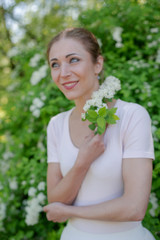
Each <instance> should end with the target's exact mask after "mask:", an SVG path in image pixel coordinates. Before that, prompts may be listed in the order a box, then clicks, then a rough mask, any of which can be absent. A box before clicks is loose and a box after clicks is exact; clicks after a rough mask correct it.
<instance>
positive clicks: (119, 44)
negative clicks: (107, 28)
mask: <svg viewBox="0 0 160 240" xmlns="http://www.w3.org/2000/svg"><path fill="white" fill-rule="evenodd" d="M115 47H116V48H121V47H123V43H121V42H117V43H116V44H115Z"/></svg>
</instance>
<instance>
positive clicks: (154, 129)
mask: <svg viewBox="0 0 160 240" xmlns="http://www.w3.org/2000/svg"><path fill="white" fill-rule="evenodd" d="M156 130H157V127H156V126H154V125H152V126H151V131H152V134H154V133H155V131H156Z"/></svg>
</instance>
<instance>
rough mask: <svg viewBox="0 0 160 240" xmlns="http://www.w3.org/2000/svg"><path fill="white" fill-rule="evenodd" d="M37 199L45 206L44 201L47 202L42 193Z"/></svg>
mask: <svg viewBox="0 0 160 240" xmlns="http://www.w3.org/2000/svg"><path fill="white" fill-rule="evenodd" d="M37 199H38V201H39V203H41V204H44V201H45V200H46V196H45V195H44V194H43V193H42V192H40V193H39V194H38V195H37Z"/></svg>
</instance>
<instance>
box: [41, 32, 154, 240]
mask: <svg viewBox="0 0 160 240" xmlns="http://www.w3.org/2000/svg"><path fill="white" fill-rule="evenodd" d="M48 61H49V65H50V68H51V75H52V78H53V81H54V83H55V84H56V85H57V86H58V88H59V89H60V91H62V92H63V93H64V95H65V96H66V97H67V98H68V99H69V100H74V102H75V107H74V108H73V109H71V110H69V111H67V112H64V113H60V114H58V115H57V116H55V117H53V118H52V119H51V121H50V122H49V125H48V129H47V134H48V142H47V147H48V173H47V192H48V201H49V204H48V205H47V206H45V207H44V211H45V212H46V214H47V218H48V220H49V221H53V222H63V221H66V220H68V219H69V221H68V223H67V226H66V227H65V229H64V231H63V233H62V236H61V240H73V239H74V240H82V239H83V240H119V239H123V240H129V239H130V240H132V239H134V240H135V239H136V240H152V239H154V238H153V236H152V235H151V233H150V232H149V231H148V230H147V229H145V228H143V227H142V225H141V221H142V219H143V218H144V215H145V212H146V209H147V205H148V200H149V195H150V190H151V180H152V159H154V153H153V141H152V136H151V126H150V118H149V115H148V113H147V111H146V110H145V109H144V108H143V107H141V106H140V105H138V104H135V103H128V102H125V101H122V100H120V99H118V100H115V99H113V100H112V102H106V104H107V106H108V108H112V107H116V108H117V112H116V114H117V115H118V116H119V118H120V120H119V121H118V122H117V123H116V124H115V125H112V126H108V127H107V129H106V131H105V133H104V134H102V135H98V134H97V135H94V134H93V132H92V131H91V130H90V129H89V127H88V124H89V122H87V121H82V120H81V113H82V112H84V111H83V106H84V105H85V103H86V100H88V99H90V98H91V95H92V93H93V92H94V91H96V90H98V88H99V81H98V75H99V74H100V72H101V71H102V68H103V57H102V56H101V53H100V49H99V45H98V43H97V40H96V38H95V37H94V36H93V34H91V33H90V32H88V31H87V30H85V29H83V28H73V29H66V30H65V31H63V32H61V33H60V34H58V35H57V36H56V37H55V38H53V39H52V41H51V42H50V44H49V46H48Z"/></svg>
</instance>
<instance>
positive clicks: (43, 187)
mask: <svg viewBox="0 0 160 240" xmlns="http://www.w3.org/2000/svg"><path fill="white" fill-rule="evenodd" d="M37 188H38V190H40V191H43V190H45V182H40V183H39V184H38V187H37Z"/></svg>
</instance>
